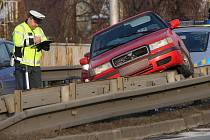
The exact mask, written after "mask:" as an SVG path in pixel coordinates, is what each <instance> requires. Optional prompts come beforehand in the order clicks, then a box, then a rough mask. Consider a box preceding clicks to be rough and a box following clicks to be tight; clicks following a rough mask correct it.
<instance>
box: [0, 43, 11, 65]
mask: <svg viewBox="0 0 210 140" xmlns="http://www.w3.org/2000/svg"><path fill="white" fill-rule="evenodd" d="M6 61H7V62H8V61H10V57H9V53H8V51H7V48H6V46H5V44H4V43H1V44H0V63H5V62H6Z"/></svg>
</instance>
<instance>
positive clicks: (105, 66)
mask: <svg viewBox="0 0 210 140" xmlns="http://www.w3.org/2000/svg"><path fill="white" fill-rule="evenodd" d="M109 68H112V65H111V63H109V62H108V63H105V64H103V65H101V66H98V67H96V68H94V69H93V71H94V73H95V74H99V73H101V72H103V71H106V70H108V69H109Z"/></svg>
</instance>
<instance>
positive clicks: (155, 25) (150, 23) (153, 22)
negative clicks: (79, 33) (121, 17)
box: [91, 13, 167, 57]
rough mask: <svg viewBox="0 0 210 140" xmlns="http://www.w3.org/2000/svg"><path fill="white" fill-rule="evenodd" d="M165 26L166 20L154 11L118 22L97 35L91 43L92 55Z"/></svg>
mask: <svg viewBox="0 0 210 140" xmlns="http://www.w3.org/2000/svg"><path fill="white" fill-rule="evenodd" d="M163 28H167V26H166V24H165V22H163V21H162V20H161V19H160V18H159V17H158V16H156V15H155V14H153V13H147V14H144V15H142V16H138V17H135V18H133V19H130V20H128V21H126V22H122V23H120V24H117V25H115V26H113V27H112V28H109V29H108V30H106V31H104V32H102V33H99V34H97V35H95V37H94V38H93V41H92V45H91V57H95V56H97V55H99V54H102V53H103V52H105V51H108V50H111V49H113V48H114V47H117V46H119V45H122V44H125V43H127V42H129V41H131V40H134V39H136V38H138V37H141V36H144V35H147V34H149V33H152V32H155V31H157V30H160V29H163Z"/></svg>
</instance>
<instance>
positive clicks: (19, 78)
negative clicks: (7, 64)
mask: <svg viewBox="0 0 210 140" xmlns="http://www.w3.org/2000/svg"><path fill="white" fill-rule="evenodd" d="M44 18H45V16H44V15H43V14H41V13H39V12H37V11H35V10H30V11H29V15H28V18H27V19H26V21H25V22H22V23H21V24H19V25H17V26H16V27H15V29H14V31H13V43H14V58H15V64H14V65H15V73H14V74H15V78H16V89H17V90H25V89H28V86H29V87H30V88H39V87H41V68H40V60H41V56H42V49H41V50H40V48H39V49H38V48H37V47H36V44H39V43H40V42H43V41H46V40H47V38H46V36H45V34H44V32H43V30H42V29H41V27H39V24H40V23H41V21H42V20H43V19H44ZM43 49H44V50H46V51H48V50H49V46H43Z"/></svg>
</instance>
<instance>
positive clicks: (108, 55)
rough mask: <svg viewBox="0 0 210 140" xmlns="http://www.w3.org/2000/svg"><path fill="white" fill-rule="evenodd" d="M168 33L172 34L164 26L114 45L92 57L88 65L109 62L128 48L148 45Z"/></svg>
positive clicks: (94, 65)
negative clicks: (124, 42) (116, 45)
mask: <svg viewBox="0 0 210 140" xmlns="http://www.w3.org/2000/svg"><path fill="white" fill-rule="evenodd" d="M168 34H172V32H171V30H170V29H168V28H165V29H162V30H159V31H156V32H153V33H151V34H147V35H145V36H142V37H139V38H137V39H135V40H132V41H130V42H128V43H126V44H123V45H120V46H118V47H115V48H113V49H111V50H109V51H107V52H104V53H103V54H100V55H98V56H96V57H94V58H92V59H91V61H90V65H91V67H92V68H94V67H97V66H99V65H102V64H104V63H107V62H109V61H110V60H111V59H112V58H114V57H116V56H118V55H120V54H123V53H125V52H128V51H130V50H133V49H135V48H138V47H139V46H145V45H149V44H151V43H153V42H156V41H159V40H161V39H163V38H166V37H167V36H168Z"/></svg>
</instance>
